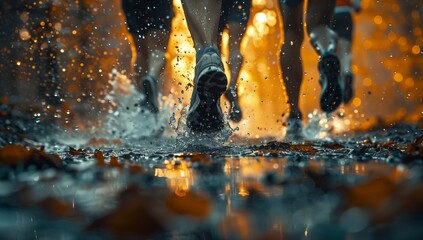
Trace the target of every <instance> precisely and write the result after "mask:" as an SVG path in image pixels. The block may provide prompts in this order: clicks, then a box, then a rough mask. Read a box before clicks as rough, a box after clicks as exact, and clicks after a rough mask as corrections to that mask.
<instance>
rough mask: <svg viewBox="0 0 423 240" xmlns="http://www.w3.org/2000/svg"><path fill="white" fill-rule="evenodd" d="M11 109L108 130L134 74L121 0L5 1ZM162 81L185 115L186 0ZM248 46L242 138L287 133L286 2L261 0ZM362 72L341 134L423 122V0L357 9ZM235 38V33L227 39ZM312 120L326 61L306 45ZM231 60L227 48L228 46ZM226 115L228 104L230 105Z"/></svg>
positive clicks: (168, 99) (4, 53)
mask: <svg viewBox="0 0 423 240" xmlns="http://www.w3.org/2000/svg"><path fill="white" fill-rule="evenodd" d="M0 7H1V8H0V9H1V10H0V21H1V25H0V97H1V103H2V105H7V106H8V108H11V109H13V110H16V111H19V112H22V113H24V115H26V116H31V117H33V118H34V119H35V118H36V119H37V121H40V122H55V123H59V124H61V125H62V126H63V127H64V128H66V127H69V128H75V127H76V126H77V127H78V128H81V129H84V128H89V127H92V126H102V124H103V122H102V120H103V119H104V116H105V115H107V114H108V112H109V111H108V110H109V109H110V108H113V103H111V102H110V101H109V100H107V98H106V96H107V95H108V94H109V93H110V92H111V91H112V85H111V84H110V81H111V77H110V75H111V74H112V72H114V73H115V74H116V73H117V74H119V75H120V76H121V77H125V78H128V79H130V80H133V73H132V72H131V54H132V51H133V49H132V46H131V44H130V39H129V37H128V32H127V30H126V25H125V19H124V15H123V13H122V9H121V3H120V0H95V1H89V0H60V1H59V0H40V1H35V0H13V1H12V0H3V1H1V2H0ZM174 10H175V17H174V19H173V27H172V34H171V39H170V42H169V46H168V51H167V59H168V64H167V67H166V73H165V75H164V76H163V77H162V79H161V81H160V89H161V93H162V96H161V99H162V103H161V104H162V105H168V109H170V112H163V113H162V114H168V115H169V117H170V115H171V114H172V113H173V112H175V113H176V115H179V113H180V111H181V109H182V108H183V107H184V106H186V105H187V104H189V100H190V97H191V90H192V88H191V87H190V86H191V83H192V77H193V70H194V65H193V63H194V59H195V58H194V49H193V48H192V45H193V44H192V40H191V38H190V36H189V33H188V31H187V27H186V22H185V20H184V16H183V12H182V8H181V3H180V0H174ZM251 11H252V13H251V18H250V22H249V25H248V28H247V30H246V34H245V37H244V39H243V42H242V52H243V53H244V54H245V58H244V61H245V63H244V64H243V67H242V70H241V73H240V77H241V81H240V82H239V95H240V104H241V107H242V108H243V110H244V118H243V120H242V121H241V122H240V123H239V124H236V125H234V124H231V125H232V126H233V127H235V126H239V127H240V130H239V131H238V132H237V135H239V136H241V137H248V138H261V137H267V136H282V135H283V132H284V127H283V126H282V123H283V122H284V120H285V118H286V115H287V113H288V110H289V109H288V104H287V103H286V102H287V100H286V96H285V90H284V86H283V84H282V78H281V70H280V67H279V49H280V46H281V43H282V40H283V33H282V32H281V29H282V24H283V23H282V22H281V16H280V11H279V4H278V1H277V0H253V8H252V10H251ZM354 21H355V24H356V25H355V33H354V40H353V68H352V70H353V72H354V74H355V76H356V78H355V88H356V96H355V98H354V99H353V101H352V103H351V104H350V105H348V106H342V107H341V108H340V109H339V114H340V115H342V116H343V117H342V118H339V119H338V120H337V121H338V122H337V130H339V131H350V130H361V129H364V130H365V129H368V128H371V127H374V126H376V125H380V124H390V123H398V122H418V121H421V119H422V118H423V103H422V102H423V91H422V87H423V29H422V27H423V5H422V4H421V1H420V0H384V1H373V0H363V1H362V11H361V12H360V13H358V14H355V15H354ZM223 37H224V39H226V41H227V36H226V35H224V36H223ZM302 51H303V53H302V56H303V60H304V72H305V73H304V84H303V86H302V90H301V100H300V102H301V107H302V110H303V113H304V114H305V116H307V114H309V113H313V112H315V109H319V104H318V97H319V94H320V86H319V84H318V72H317V60H318V57H317V55H316V54H315V53H314V51H313V50H312V48H311V46H310V44H309V40H308V39H306V40H305V41H304V44H303V50H302ZM224 57H225V52H224ZM222 106H223V107H224V109H225V111H226V112H227V111H228V109H227V104H225V103H222Z"/></svg>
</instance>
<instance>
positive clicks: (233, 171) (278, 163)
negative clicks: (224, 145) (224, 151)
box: [224, 157, 287, 197]
mask: <svg viewBox="0 0 423 240" xmlns="http://www.w3.org/2000/svg"><path fill="white" fill-rule="evenodd" d="M286 163H287V159H276V158H272V159H267V158H265V157H256V158H252V157H245V158H239V159H234V158H228V159H226V162H225V167H224V172H225V174H226V176H228V177H229V178H230V179H234V181H231V183H230V184H229V185H226V187H225V188H226V189H225V190H226V193H235V194H237V195H239V196H241V197H247V196H249V192H250V190H255V191H259V192H261V193H263V194H265V195H270V194H272V195H279V194H282V189H279V190H277V189H272V190H270V189H268V188H267V187H266V186H265V185H263V184H262V179H263V178H264V177H265V176H266V175H267V174H275V175H277V176H279V177H282V176H283V175H284V172H285V164H286Z"/></svg>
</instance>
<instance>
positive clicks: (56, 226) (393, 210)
mask: <svg viewBox="0 0 423 240" xmlns="http://www.w3.org/2000/svg"><path fill="white" fill-rule="evenodd" d="M1 126H2V133H6V132H7V134H2V137H1V138H0V140H1V146H2V147H1V149H0V239H109V238H110V239H148V238H150V239H422V237H423V229H422V228H421V226H422V224H423V128H422V126H421V124H420V126H419V125H418V124H394V125H390V126H379V127H376V128H374V129H372V130H368V131H366V132H355V133H346V134H341V135H333V136H331V138H329V139H326V140H309V141H308V140H305V141H299V142H295V143H294V142H287V141H274V140H271V139H268V140H264V139H261V140H246V139H233V140H232V141H228V142H226V143H225V144H223V145H222V146H216V147H215V148H213V149H211V148H194V147H192V146H184V145H183V144H182V145H181V142H180V139H179V140H176V139H173V138H169V139H166V138H159V139H144V140H140V141H139V142H138V143H137V144H133V145H131V146H129V145H122V144H121V145H114V146H113V142H104V141H102V140H99V139H97V141H96V142H95V141H92V142H91V143H90V144H88V145H83V146H81V145H75V144H63V143H57V142H56V143H50V144H42V143H40V142H39V141H37V140H32V141H29V140H28V136H26V135H25V132H26V131H25V127H24V124H23V125H16V124H12V123H10V122H2V124H1ZM38 131H41V130H40V129H39V130H38ZM11 133H12V134H11ZM10 143H13V144H10ZM110 144H111V145H112V146H113V147H112V146H110ZM115 144H119V143H115ZM107 145H109V147H107Z"/></svg>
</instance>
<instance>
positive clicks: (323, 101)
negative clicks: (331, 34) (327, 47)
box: [319, 53, 342, 113]
mask: <svg viewBox="0 0 423 240" xmlns="http://www.w3.org/2000/svg"><path fill="white" fill-rule="evenodd" d="M319 73H320V85H321V86H322V93H321V95H320V108H321V109H322V110H323V111H324V112H327V113H331V112H333V111H335V110H336V109H337V108H338V107H339V105H341V103H342V91H341V85H340V64H339V60H338V57H336V56H335V55H334V54H332V53H326V54H324V55H323V56H322V57H321V58H320V60H319Z"/></svg>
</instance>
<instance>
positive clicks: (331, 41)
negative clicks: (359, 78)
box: [306, 0, 342, 113]
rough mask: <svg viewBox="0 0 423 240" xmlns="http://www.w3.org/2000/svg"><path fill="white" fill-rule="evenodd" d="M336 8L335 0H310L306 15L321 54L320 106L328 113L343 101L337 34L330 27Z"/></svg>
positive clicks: (313, 38)
mask: <svg viewBox="0 0 423 240" xmlns="http://www.w3.org/2000/svg"><path fill="white" fill-rule="evenodd" d="M334 8H335V0H309V1H308V6H307V16H306V20H307V32H308V34H309V36H310V41H311V43H312V45H313V47H314V49H315V50H316V52H317V53H318V54H319V56H320V59H319V64H318V68H319V73H320V85H321V86H322V92H321V95H320V107H321V109H322V110H323V111H324V112H327V113H331V112H333V111H335V110H336V109H337V108H338V107H339V105H340V104H341V103H342V91H341V85H340V63H339V59H338V57H337V56H336V55H335V51H336V47H337V35H336V33H335V32H334V31H333V30H332V29H330V27H329V25H330V21H331V19H332V15H333V11H334Z"/></svg>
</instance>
